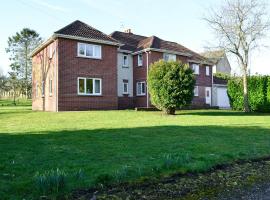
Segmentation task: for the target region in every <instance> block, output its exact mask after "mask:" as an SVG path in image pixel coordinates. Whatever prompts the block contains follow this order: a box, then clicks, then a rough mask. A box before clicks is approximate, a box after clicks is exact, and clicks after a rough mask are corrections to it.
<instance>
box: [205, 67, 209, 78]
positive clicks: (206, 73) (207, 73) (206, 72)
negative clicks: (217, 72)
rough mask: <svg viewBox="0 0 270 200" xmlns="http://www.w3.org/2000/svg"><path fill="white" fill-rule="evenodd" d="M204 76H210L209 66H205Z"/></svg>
mask: <svg viewBox="0 0 270 200" xmlns="http://www.w3.org/2000/svg"><path fill="white" fill-rule="evenodd" d="M205 75H206V76H210V69H209V66H206V67H205Z"/></svg>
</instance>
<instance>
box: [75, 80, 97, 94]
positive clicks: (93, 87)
mask: <svg viewBox="0 0 270 200" xmlns="http://www.w3.org/2000/svg"><path fill="white" fill-rule="evenodd" d="M78 94H79V95H101V79H99V78H78Z"/></svg>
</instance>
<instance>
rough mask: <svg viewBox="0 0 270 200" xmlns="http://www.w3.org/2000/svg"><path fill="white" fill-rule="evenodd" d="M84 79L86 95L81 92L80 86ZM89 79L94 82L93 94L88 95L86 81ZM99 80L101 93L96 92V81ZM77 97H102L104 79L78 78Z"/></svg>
mask: <svg viewBox="0 0 270 200" xmlns="http://www.w3.org/2000/svg"><path fill="white" fill-rule="evenodd" d="M80 79H83V80H84V93H81V92H80V87H79V86H80V85H79V80H80ZM87 79H92V80H93V94H88V93H86V80H87ZM96 80H99V81H100V93H96V92H95V84H96V83H95V81H96ZM77 95H79V96H101V95H102V79H101V78H86V77H78V78H77Z"/></svg>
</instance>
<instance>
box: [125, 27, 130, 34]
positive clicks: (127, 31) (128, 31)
mask: <svg viewBox="0 0 270 200" xmlns="http://www.w3.org/2000/svg"><path fill="white" fill-rule="evenodd" d="M124 32H125V33H130V34H132V32H131V29H130V28H128V29H126V30H125V31H124Z"/></svg>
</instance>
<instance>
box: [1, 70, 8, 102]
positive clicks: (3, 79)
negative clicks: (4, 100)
mask: <svg viewBox="0 0 270 200" xmlns="http://www.w3.org/2000/svg"><path fill="white" fill-rule="evenodd" d="M7 82H8V79H7V77H6V76H5V75H4V74H2V73H1V72H0V95H1V93H2V92H5V91H8V86H7ZM0 97H1V96H0Z"/></svg>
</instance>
